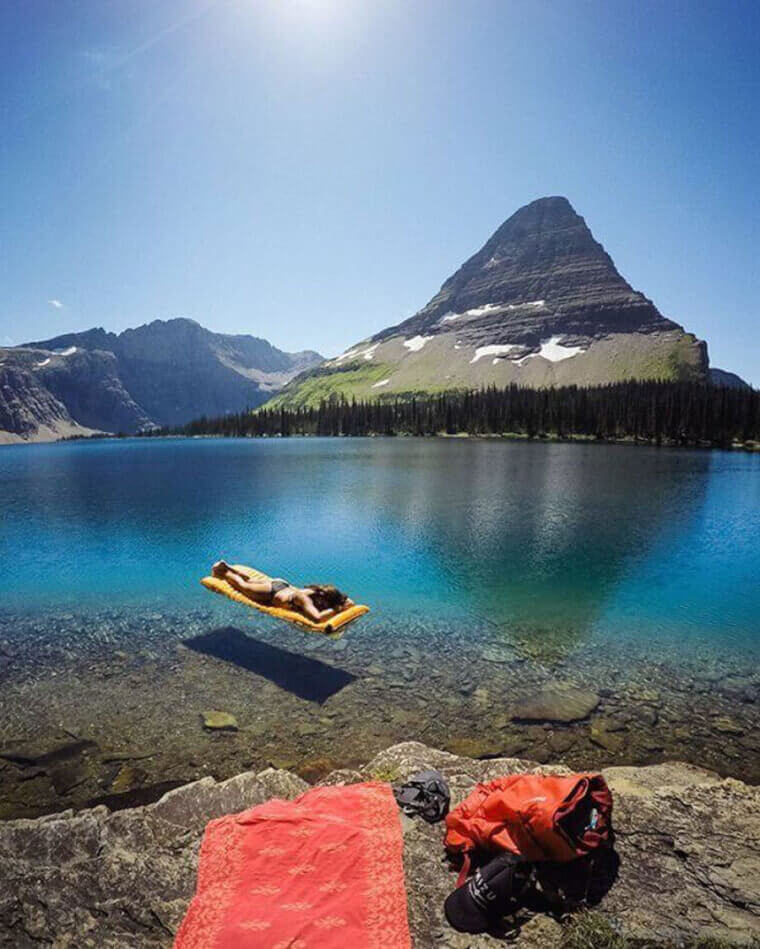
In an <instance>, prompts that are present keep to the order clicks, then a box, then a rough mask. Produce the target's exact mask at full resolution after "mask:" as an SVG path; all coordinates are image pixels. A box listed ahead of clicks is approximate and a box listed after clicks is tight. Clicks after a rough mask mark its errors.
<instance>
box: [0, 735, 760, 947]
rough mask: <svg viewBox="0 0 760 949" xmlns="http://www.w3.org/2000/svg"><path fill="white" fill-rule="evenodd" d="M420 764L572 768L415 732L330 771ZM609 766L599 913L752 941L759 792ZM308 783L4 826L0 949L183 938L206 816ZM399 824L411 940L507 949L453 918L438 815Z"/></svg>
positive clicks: (212, 788)
mask: <svg viewBox="0 0 760 949" xmlns="http://www.w3.org/2000/svg"><path fill="white" fill-rule="evenodd" d="M423 767H435V768H438V769H439V770H441V771H442V772H443V773H444V775H445V776H446V778H447V780H448V781H449V784H450V787H451V791H452V799H453V803H455V804H456V803H457V802H458V801H460V800H461V799H462V798H463V797H464V796H465V795H466V794H467V793H468V792H469V791H470V789H471V788H472V787H473V786H474V785H475V784H476V783H478V782H479V781H484V780H489V779H491V778H494V777H497V776H499V775H502V774H515V773H524V772H527V771H537V772H540V773H547V772H552V771H553V772H566V771H567V769H566V768H565V767H563V766H551V765H536V764H535V763H532V762H529V761H523V760H520V759H516V758H502V759H493V760H488V761H480V760H476V759H472V758H465V757H458V756H456V755H451V754H448V753H446V752H443V751H437V750H435V749H431V748H427V747H425V746H424V745H421V744H419V743H416V742H406V743H403V744H400V745H394V746H393V747H391V748H389V749H387V750H386V751H384V752H383V753H381V754H380V755H378V756H377V757H376V758H375V759H373V761H371V762H370V763H369V764H368V765H367V766H366V767H365V768H363V769H362V770H361V771H360V772H350V771H343V772H340V773H335V774H332V775H329V776H328V777H327V778H326V779H325V782H326V783H339V782H340V781H344V782H348V781H352V780H363V779H366V778H368V777H378V776H381V777H384V778H386V779H393V780H397V779H399V780H400V779H404V778H405V777H408V776H409V775H410V774H412V773H414V772H415V771H418V770H421V769H422V768H423ZM604 774H605V777H606V778H607V781H608V782H609V784H610V787H611V788H612V791H613V795H614V798H615V813H614V823H615V829H616V835H617V842H616V851H617V855H618V857H619V866H618V868H617V875H616V878H615V879H614V882H613V883H612V886H611V887H610V888H609V889H608V891H607V892H606V895H604V896H603V898H602V899H601V902H600V903H599V906H598V909H599V910H600V911H601V912H602V913H604V914H605V915H607V916H608V917H609V918H610V920H611V921H612V922H613V923H614V924H615V925H616V926H618V927H619V928H620V930H621V931H622V932H623V934H625V935H627V936H629V937H630V938H631V939H633V940H636V941H638V942H639V943H640V942H641V941H646V944H647V945H650V946H669V947H670V946H689V945H695V944H696V940H697V939H699V938H702V939H704V938H706V937H714V938H716V939H720V940H723V944H727V945H735V946H750V945H752V944H753V943H752V940H753V939H760V789H758V788H755V787H750V786H748V785H745V784H743V783H741V782H739V781H735V780H732V779H726V780H721V779H720V778H718V777H717V776H716V775H714V774H712V773H711V772H708V771H703V770H701V769H699V768H695V767H693V766H691V765H685V764H679V763H672V762H669V763H666V764H661V765H654V766H650V767H645V768H632V767H625V768H610V769H608V770H607V771H605V772H604ZM307 786H308V785H306V783H305V782H304V781H302V780H301V779H300V778H298V777H296V776H294V775H292V774H290V773H288V772H285V771H275V770H272V769H269V770H267V771H264V772H261V773H260V774H254V773H251V772H249V773H245V774H241V775H238V776H237V777H235V778H232V779H230V780H228V781H224V782H215V781H214V780H213V779H212V778H204V779H203V780H201V781H197V782H195V783H193V784H190V785H186V786H185V787H182V788H177V789H176V790H174V791H170V792H169V793H168V794H166V795H164V797H163V798H162V799H161V800H160V801H158V802H156V803H155V804H151V805H149V806H146V807H140V808H134V809H132V810H123V811H118V812H115V813H110V812H109V811H108V810H107V809H106V808H105V807H98V808H96V809H94V810H90V811H84V812H81V813H79V814H73V813H71V812H66V813H64V814H58V815H54V816H51V817H42V818H39V819H38V820H20V821H9V822H6V823H3V824H0V945H2V946H13V947H19V949H24V947H27V946H36V945H38V944H39V943H45V944H52V945H54V946H60V947H74V946H75V947H77V949H80V947H83V949H84V947H98V949H101V947H131V946H134V947H138V946H140V947H142V946H169V945H171V942H172V938H173V934H174V932H175V931H176V928H177V926H178V924H179V922H180V920H181V918H182V915H183V913H184V911H185V908H186V906H187V903H188V901H189V899H190V897H191V896H192V893H193V890H194V886H195V873H196V867H197V859H198V845H199V842H200V838H201V835H202V833H203V828H204V827H205V825H206V823H207V821H209V820H210V819H212V818H214V817H217V816H219V815H221V814H224V813H230V812H235V811H239V810H242V809H244V808H246V807H250V806H252V805H254V804H257V803H261V802H262V801H265V800H267V799H269V798H271V797H285V798H292V797H294V796H296V795H297V794H300V793H301V792H302V791H303V790H305V789H306V788H307ZM402 826H403V830H404V845H405V852H404V866H405V873H406V881H407V892H408V899H409V918H410V925H411V929H412V933H413V936H414V944H415V946H416V947H432V946H448V947H456V949H464V947H473V949H477V947H481V946H487V945H492V946H494V947H495V946H497V945H498V944H499V943H497V942H496V941H495V940H494V939H493V938H492V937H490V936H478V937H470V936H462V935H460V934H457V933H455V932H454V931H453V930H451V929H450V928H449V927H448V925H447V924H446V921H445V919H444V916H443V900H444V898H445V897H446V895H447V894H448V893H449V892H450V890H451V889H452V887H453V886H454V882H455V880H454V877H453V875H452V873H451V872H450V870H449V869H448V867H447V865H446V862H445V860H444V859H443V856H444V854H443V848H442V838H443V828H442V826H441V825H440V824H439V825H436V826H430V825H428V824H425V823H424V822H422V821H418V820H409V819H408V818H402ZM561 938H562V928H561V927H560V926H559V925H558V924H557V923H556V922H555V921H554V920H552V919H551V918H550V917H549V916H546V915H544V914H538V915H530V914H526V915H525V917H524V918H522V919H521V926H520V930H519V933H518V935H517V937H516V944H517V945H518V946H519V947H522V949H531V947H536V949H552V947H553V946H559V944H560V941H561Z"/></svg>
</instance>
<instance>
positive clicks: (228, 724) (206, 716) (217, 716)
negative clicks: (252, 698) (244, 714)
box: [201, 709, 238, 732]
mask: <svg viewBox="0 0 760 949" xmlns="http://www.w3.org/2000/svg"><path fill="white" fill-rule="evenodd" d="M201 718H202V719H203V727H204V728H206V729H208V731H212V732H219V731H223V732H236V731H237V730H238V723H237V719H236V718H235V716H234V715H230V713H229V712H218V711H216V710H214V709H211V710H209V711H207V712H201Z"/></svg>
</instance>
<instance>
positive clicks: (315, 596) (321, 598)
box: [306, 583, 348, 610]
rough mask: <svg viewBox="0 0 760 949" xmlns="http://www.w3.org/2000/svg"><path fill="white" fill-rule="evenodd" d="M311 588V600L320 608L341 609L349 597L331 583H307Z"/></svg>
mask: <svg viewBox="0 0 760 949" xmlns="http://www.w3.org/2000/svg"><path fill="white" fill-rule="evenodd" d="M306 589H307V590H311V591H312V592H311V602H312V603H313V604H314V606H315V607H316V608H317V609H318V610H339V609H340V608H341V606H343V604H344V603H345V602H346V600H347V599H348V597H347V596H346V594H345V593H342V592H341V591H340V590H339V589H338V588H337V587H334V586H333V585H332V584H331V583H307V584H306Z"/></svg>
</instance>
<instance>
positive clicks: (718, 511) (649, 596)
mask: <svg viewBox="0 0 760 949" xmlns="http://www.w3.org/2000/svg"><path fill="white" fill-rule="evenodd" d="M0 491H2V530H1V531H0V624H2V623H3V622H4V621H5V622H11V620H9V619H8V617H12V618H13V619H12V621H13V622H16V621H17V619H18V616H19V615H20V614H23V615H28V614H35V613H38V614H39V615H43V614H44V615H48V616H49V615H53V616H54V615H55V614H56V612H66V611H71V610H76V611H77V615H78V616H81V617H84V622H86V617H87V614H88V611H92V613H93V615H95V614H96V613H97V612H98V611H102V610H103V609H104V608H108V609H119V610H124V611H126V612H127V613H128V612H129V610H131V609H140V610H144V609H145V608H146V607H150V608H152V609H156V610H161V609H162V608H164V607H165V608H170V609H171V610H173V611H175V612H176V611H180V612H181V611H182V610H188V611H191V610H195V609H207V608H212V607H213V609H214V610H215V611H217V613H218V615H219V616H220V617H226V618H227V619H228V621H236V622H240V620H241V617H240V609H239V607H238V608H236V607H234V606H233V605H231V604H228V603H227V602H226V601H222V600H217V601H214V603H213V604H212V603H211V599H212V598H211V596H210V594H208V593H206V592H205V591H204V590H203V589H202V588H201V587H200V586H199V584H198V582H197V581H198V578H199V577H200V576H202V575H203V574H204V573H205V572H206V570H207V568H208V565H209V564H210V563H211V562H212V561H213V560H214V559H216V558H217V557H220V556H223V557H224V558H225V559H227V560H229V561H230V562H242V563H250V564H253V565H255V566H257V567H259V568H261V569H264V570H265V571H267V572H269V573H274V574H278V575H282V576H285V577H287V578H289V579H291V580H292V581H294V582H299V581H304V582H308V581H334V582H336V583H338V584H339V585H340V586H341V587H343V588H345V589H346V590H348V591H349V592H350V593H351V594H352V595H353V596H354V598H355V599H357V600H360V601H364V602H367V603H369V604H371V606H372V608H373V617H374V621H375V622H382V621H383V618H388V619H391V618H393V620H394V621H395V622H398V620H399V619H400V618H401V619H403V617H404V615H405V614H406V613H407V611H410V615H411V616H413V617H414V624H412V625H413V626H414V629H415V630H416V631H417V632H408V635H410V636H417V637H418V638H419V646H420V648H421V649H422V650H423V652H424V648H425V635H424V629H425V622H426V620H430V621H431V622H432V621H435V622H436V623H437V624H439V625H440V623H441V622H444V623H446V622H450V623H451V628H452V630H456V632H457V635H462V634H463V630H464V631H465V632H466V630H467V628H468V626H469V625H470V622H471V625H472V627H473V629H475V628H477V629H481V628H482V624H484V623H485V624H486V626H487V627H488V628H491V629H493V628H495V629H497V630H498V633H499V635H500V636H504V637H507V638H509V636H511V635H514V636H515V637H516V638H517V639H521V640H525V639H528V638H529V639H531V640H533V641H534V642H539V643H540V641H541V639H542V638H545V639H546V640H547V642H553V641H555V640H559V641H560V642H561V643H562V646H563V648H565V649H567V648H571V649H572V648H573V647H574V646H575V645H581V644H582V643H584V642H585V641H587V640H590V639H592V638H600V637H601V638H602V639H603V638H604V637H612V638H614V639H615V640H616V641H617V642H620V641H623V640H628V641H630V642H631V643H634V644H636V643H638V644H640V645H641V647H642V649H645V650H651V649H656V648H658V647H659V646H660V645H661V644H662V643H663V642H667V644H668V648H669V649H670V650H676V651H677V650H679V649H680V650H683V652H684V655H689V656H690V657H691V658H693V655H694V650H695V648H698V646H699V644H700V643H705V642H709V643H710V645H711V647H712V648H713V649H714V648H716V647H717V648H719V649H725V650H726V651H727V652H730V653H732V654H742V653H752V652H753V651H754V650H755V649H756V648H757V646H758V644H759V642H760V584H759V583H758V577H760V456H758V455H749V454H739V453H721V452H701V451H685V450H684V451H680V450H656V449H649V448H634V447H622V446H603V445H583V444H540V443H523V442H513V441H496V440H493V441H486V440H484V441H474V440H465V439H449V440H440V439H428V440H413V439H359V440H347V439H341V440H338V439H334V440H329V439H292V440H274V439H273V440H226V441H225V440H191V439H177V440H139V439H134V440H123V441H100V442H92V443H68V444H57V445H47V446H18V447H17V446H11V447H7V448H3V449H2V450H0ZM0 631H1V630H0ZM51 635H55V634H54V632H51ZM473 635H475V634H474V633H473Z"/></svg>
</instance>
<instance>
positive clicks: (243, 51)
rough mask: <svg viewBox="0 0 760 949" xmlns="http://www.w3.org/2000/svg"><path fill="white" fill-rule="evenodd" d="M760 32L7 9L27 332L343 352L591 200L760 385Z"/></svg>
mask: <svg viewBox="0 0 760 949" xmlns="http://www.w3.org/2000/svg"><path fill="white" fill-rule="evenodd" d="M759 34H760V4H758V3H756V2H738V0H737V2H733V0H723V2H715V3H708V2H699V0H691V2H688V3H683V2H678V0H658V2H655V3H650V2H647V0H643V2H642V0H636V2H628V3H620V2H583V0H578V2H573V3H570V2H559V0H558V2H542V0H530V2H527V0H526V2H520V3H517V2H510V0H216V2H212V0H161V2H156V0H23V2H15V0H0V110H1V111H0V122H1V123H2V124H1V125H0V127H1V128H2V130H3V133H2V136H0V182H2V186H1V187H2V194H1V198H2V200H1V206H2V214H1V215H0V248H2V252H1V253H0V344H2V343H6V344H7V343H9V342H11V341H13V342H21V341H23V340H26V339H29V338H40V337H44V336H49V335H52V334H55V333H58V332H64V331H69V330H75V329H85V328H88V327H90V326H93V325H102V326H105V327H106V328H108V329H114V330H120V329H123V328H125V327H127V326H134V325H137V324H139V323H143V322H146V321H149V320H151V319H154V318H164V319H165V318H169V317H172V316H190V317H193V318H194V319H197V320H198V321H199V322H201V323H203V324H204V325H206V326H209V327H211V328H213V329H217V330H220V331H224V332H249V333H253V334H256V335H260V336H264V337H266V338H268V339H270V340H271V341H272V342H273V343H274V344H275V345H278V346H281V347H282V348H285V349H301V348H315V349H318V350H320V351H321V352H323V353H325V354H327V355H330V354H334V353H336V352H338V351H340V350H342V349H343V348H345V346H346V345H348V344H349V343H351V342H354V341H356V340H358V339H360V338H362V337H363V336H366V335H368V334H369V333H372V332H375V331H377V330H379V329H381V328H382V327H384V326H387V325H389V324H391V323H395V322H397V321H399V320H400V319H402V318H403V317H405V316H408V315H410V314H411V313H413V312H414V311H415V310H417V309H418V308H419V307H421V306H422V305H423V304H424V303H426V302H427V300H428V299H429V298H430V297H431V296H432V295H433V293H434V292H435V291H436V290H437V289H438V287H439V286H440V284H441V283H442V282H443V280H444V279H445V278H446V277H448V276H449V274H450V273H451V272H452V271H453V270H455V269H456V267H458V266H459V264H460V263H462V261H463V260H464V259H465V258H466V257H467V256H469V255H470V254H471V253H473V252H474V251H475V250H476V249H477V248H478V247H480V245H481V244H482V243H484V241H485V240H486V239H487V238H488V237H489V235H490V234H491V233H492V232H493V231H494V230H495V229H496V227H497V226H498V225H499V224H500V223H501V222H502V221H503V220H504V219H505V218H506V217H508V216H509V215H510V214H511V213H512V212H513V211H515V210H516V209H517V208H518V207H520V206H521V205H523V204H525V203H527V202H528V201H530V200H532V199H534V198H536V197H539V196H541V195H547V194H564V195H566V196H567V197H568V198H569V199H570V201H571V202H572V203H573V205H574V206H575V208H576V210H577V211H578V212H579V213H580V214H583V215H584V217H585V218H586V220H587V222H588V223H589V225H590V226H591V229H592V230H593V232H594V234H595V236H596V237H597V239H598V240H600V241H601V242H602V243H603V244H604V246H605V247H606V249H607V250H608V251H609V252H610V253H611V255H612V257H613V259H614V260H615V262H616V263H617V265H618V268H619V269H620V271H621V273H623V275H624V276H625V277H626V278H627V279H628V280H629V281H630V282H631V283H632V284H633V286H634V287H636V288H637V289H640V290H643V291H644V292H645V293H646V294H647V295H648V296H650V297H651V298H652V299H653V300H654V301H655V303H656V304H657V305H658V307H659V308H660V310H661V311H662V312H663V313H664V314H665V315H666V316H669V317H671V318H673V319H675V320H677V321H678V322H680V323H682V324H683V325H685V326H686V328H687V329H689V330H691V331H693V332H695V333H696V334H697V335H698V336H700V337H702V338H704V339H707V341H708V343H709V348H710V355H711V360H712V363H713V365H718V366H721V367H723V368H727V369H732V370H735V371H738V372H740V373H741V374H742V375H743V376H744V377H745V378H747V379H749V380H750V381H752V382H753V383H754V384H755V385H760V344H758V322H759V320H758V317H759V316H760V307H759V305H758V296H759V293H758V291H759V290H760V287H759V284H760V267H759V266H758V250H759V249H760V240H759V239H758V238H760V225H759V224H758V219H759V212H760V200H759V199H760V174H759V173H758V172H759V166H760V161H759V158H758V156H759V155H760V57H758V55H757V36H758V35H759ZM58 304H61V305H58Z"/></svg>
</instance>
